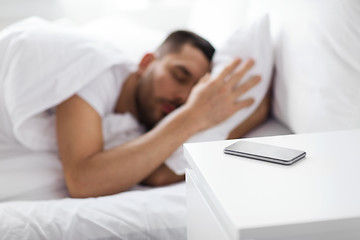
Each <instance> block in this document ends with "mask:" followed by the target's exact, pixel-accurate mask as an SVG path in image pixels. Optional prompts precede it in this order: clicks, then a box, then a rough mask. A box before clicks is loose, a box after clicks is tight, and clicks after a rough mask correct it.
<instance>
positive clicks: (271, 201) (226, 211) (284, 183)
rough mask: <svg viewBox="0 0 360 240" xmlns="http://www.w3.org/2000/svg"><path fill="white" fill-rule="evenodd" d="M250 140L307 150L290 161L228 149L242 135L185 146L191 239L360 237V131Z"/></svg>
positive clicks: (341, 239)
mask: <svg viewBox="0 0 360 240" xmlns="http://www.w3.org/2000/svg"><path fill="white" fill-rule="evenodd" d="M247 140H249V141H254V142H260V143H266V144H273V145H278V146H283V147H288V148H294V149H300V150H305V151H306V152H307V156H306V158H305V159H302V160H300V161H299V162H297V163H295V164H294V165H291V166H283V165H278V164H273V163H267V162H263V161H257V160H252V159H247V158H241V157H236V156H231V155H226V154H224V153H223V150H224V148H225V147H226V146H228V145H230V144H232V143H234V142H236V141H238V140H227V141H215V142H206V143H189V144H185V145H184V149H185V156H186V158H187V160H188V161H189V163H190V165H191V167H192V169H191V170H187V175H186V185H187V191H188V192H187V194H188V195H187V204H188V222H187V228H188V239H189V240H192V239H196V240H202V239H206V240H209V239H229V240H230V239H231V240H234V239H241V240H245V239H246V240H250V239H251V240H265V239H266V240H295V239H296V240H300V239H306V240H315V239H316V240H325V239H326V240H350V239H351V240H359V239H360V186H359V185H360V129H359V130H353V131H343V132H331V133H316V134H302V135H287V136H276V137H265V138H252V139H247Z"/></svg>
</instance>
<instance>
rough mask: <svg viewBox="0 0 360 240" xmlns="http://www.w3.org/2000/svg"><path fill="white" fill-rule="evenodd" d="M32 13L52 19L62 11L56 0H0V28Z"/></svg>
mask: <svg viewBox="0 0 360 240" xmlns="http://www.w3.org/2000/svg"><path fill="white" fill-rule="evenodd" d="M33 15H37V16H40V17H43V18H46V19H49V20H54V19H57V18H59V17H62V16H63V11H62V8H61V6H60V4H59V2H58V0H0V29H1V28H3V27H5V26H7V25H8V24H11V23H13V22H15V21H18V20H20V19H23V18H26V17H29V16H33Z"/></svg>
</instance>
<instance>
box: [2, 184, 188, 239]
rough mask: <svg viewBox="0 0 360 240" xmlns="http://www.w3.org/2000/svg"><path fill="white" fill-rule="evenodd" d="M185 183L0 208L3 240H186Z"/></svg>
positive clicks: (21, 203)
mask: <svg viewBox="0 0 360 240" xmlns="http://www.w3.org/2000/svg"><path fill="white" fill-rule="evenodd" d="M185 202H186V199H185V185H184V183H180V184H175V185H171V186H167V187H162V188H156V189H148V190H137V191H130V192H124V193H120V194H116V195H112V196H107V197H99V198H87V199H69V198H67V199H60V200H47V201H23V202H8V203H3V204H0V219H1V221H0V233H1V234H0V239H6V240H9V239H29V240H30V239H164V240H165V239H186V227H185V223H186V207H185V206H186V204H185Z"/></svg>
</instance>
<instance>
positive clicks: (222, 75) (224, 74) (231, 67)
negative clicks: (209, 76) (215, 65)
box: [217, 58, 241, 83]
mask: <svg viewBox="0 0 360 240" xmlns="http://www.w3.org/2000/svg"><path fill="white" fill-rule="evenodd" d="M240 63H241V59H239V58H235V59H234V60H233V61H232V62H231V63H230V64H229V65H227V66H226V67H225V68H224V69H223V70H222V71H221V73H220V74H219V76H218V77H217V79H218V80H219V82H220V83H224V80H225V78H226V77H227V76H229V75H230V74H231V73H232V72H233V71H234V70H235V69H236V67H237V66H239V64H240Z"/></svg>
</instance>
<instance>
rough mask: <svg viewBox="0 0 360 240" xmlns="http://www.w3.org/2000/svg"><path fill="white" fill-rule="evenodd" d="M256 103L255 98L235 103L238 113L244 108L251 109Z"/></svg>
mask: <svg viewBox="0 0 360 240" xmlns="http://www.w3.org/2000/svg"><path fill="white" fill-rule="evenodd" d="M254 102H255V100H254V99H253V98H248V99H245V100H241V101H239V102H237V103H235V108H236V111H239V110H240V109H243V108H247V107H250V106H251V105H253V104H254Z"/></svg>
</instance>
